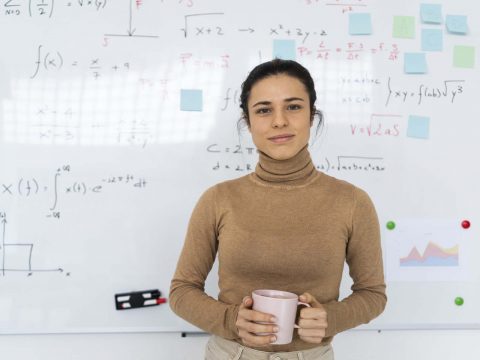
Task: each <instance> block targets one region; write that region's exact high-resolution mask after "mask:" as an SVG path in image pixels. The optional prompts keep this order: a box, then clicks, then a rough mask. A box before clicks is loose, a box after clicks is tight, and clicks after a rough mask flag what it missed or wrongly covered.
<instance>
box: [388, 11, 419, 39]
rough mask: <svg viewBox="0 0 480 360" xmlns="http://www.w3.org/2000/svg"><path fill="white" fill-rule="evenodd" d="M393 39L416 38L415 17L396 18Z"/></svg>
mask: <svg viewBox="0 0 480 360" xmlns="http://www.w3.org/2000/svg"><path fill="white" fill-rule="evenodd" d="M393 37H395V38H402V39H413V38H414V37H415V17H414V16H394V17H393Z"/></svg>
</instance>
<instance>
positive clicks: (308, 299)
mask: <svg viewBox="0 0 480 360" xmlns="http://www.w3.org/2000/svg"><path fill="white" fill-rule="evenodd" d="M299 300H300V301H301V302H304V303H307V304H309V305H310V306H311V307H305V308H303V309H302V310H300V320H299V321H298V326H299V327H300V328H299V329H298V335H299V336H300V339H302V340H303V341H305V342H309V343H314V344H320V343H321V342H322V340H323V338H324V337H325V330H326V328H327V326H328V322H327V312H326V310H325V308H324V307H323V305H322V304H320V303H319V302H318V301H317V299H315V298H314V297H313V296H312V295H310V294H309V293H303V294H302V295H300V296H299Z"/></svg>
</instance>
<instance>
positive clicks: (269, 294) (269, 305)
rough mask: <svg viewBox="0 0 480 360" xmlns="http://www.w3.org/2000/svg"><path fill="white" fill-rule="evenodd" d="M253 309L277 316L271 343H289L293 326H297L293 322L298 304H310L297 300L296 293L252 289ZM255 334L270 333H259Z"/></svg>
mask: <svg viewBox="0 0 480 360" xmlns="http://www.w3.org/2000/svg"><path fill="white" fill-rule="evenodd" d="M252 298H253V307H252V309H253V310H256V311H261V312H263V313H267V314H271V315H273V316H275V317H276V318H277V321H276V323H275V324H276V325H277V327H278V332H277V333H274V334H272V335H275V336H276V337H277V340H276V341H275V342H273V343H272V344H277V345H281V344H289V343H291V342H292V337H293V328H298V327H299V326H298V325H296V324H295V315H296V314H297V307H298V305H304V306H308V307H310V305H308V304H306V303H303V302H300V301H298V295H296V294H294V293H291V292H288V291H281V290H254V291H253V292H252ZM257 335H270V334H269V333H261V334H257Z"/></svg>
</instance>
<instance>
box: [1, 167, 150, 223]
mask: <svg viewBox="0 0 480 360" xmlns="http://www.w3.org/2000/svg"><path fill="white" fill-rule="evenodd" d="M70 172H71V166H70V165H63V166H61V167H59V168H58V169H57V170H56V171H55V173H54V174H53V176H52V178H51V180H50V181H43V182H42V180H39V179H38V178H37V177H35V176H31V177H21V178H19V179H17V180H15V181H5V180H3V181H2V180H1V179H0V199H3V200H7V198H11V197H21V198H32V197H35V196H39V195H41V194H47V195H49V196H50V206H49V207H48V212H47V214H46V217H47V218H55V219H60V215H61V212H60V210H59V208H60V205H61V201H65V200H67V201H68V198H69V197H72V196H75V195H76V196H87V195H98V194H101V193H103V192H106V191H108V190H109V189H110V188H113V187H116V188H118V187H121V188H122V189H123V190H124V191H125V190H126V189H143V188H145V187H146V186H147V181H146V179H145V178H143V177H139V176H135V175H133V174H121V175H109V176H105V177H102V178H101V179H99V180H97V181H95V182H92V183H87V182H85V181H82V180H78V179H75V178H72V176H68V175H70Z"/></svg>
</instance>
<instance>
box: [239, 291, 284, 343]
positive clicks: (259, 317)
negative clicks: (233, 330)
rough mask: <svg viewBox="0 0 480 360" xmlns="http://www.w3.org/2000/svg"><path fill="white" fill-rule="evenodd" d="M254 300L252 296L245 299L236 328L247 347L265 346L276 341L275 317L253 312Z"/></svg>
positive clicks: (241, 305)
mask: <svg viewBox="0 0 480 360" xmlns="http://www.w3.org/2000/svg"><path fill="white" fill-rule="evenodd" d="M252 305H253V300H252V298H251V297H250V296H246V297H244V298H243V300H242V303H241V304H240V308H239V310H238V316H237V321H236V326H237V329H238V335H239V337H240V338H241V339H242V342H243V343H244V344H245V345H247V346H257V347H259V346H265V345H268V344H270V343H272V342H275V341H276V337H275V335H274V334H275V333H276V332H277V331H278V327H277V326H276V325H275V321H276V319H275V317H273V316H272V315H270V314H266V313H262V312H259V311H255V310H252V309H251V307H252Z"/></svg>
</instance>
